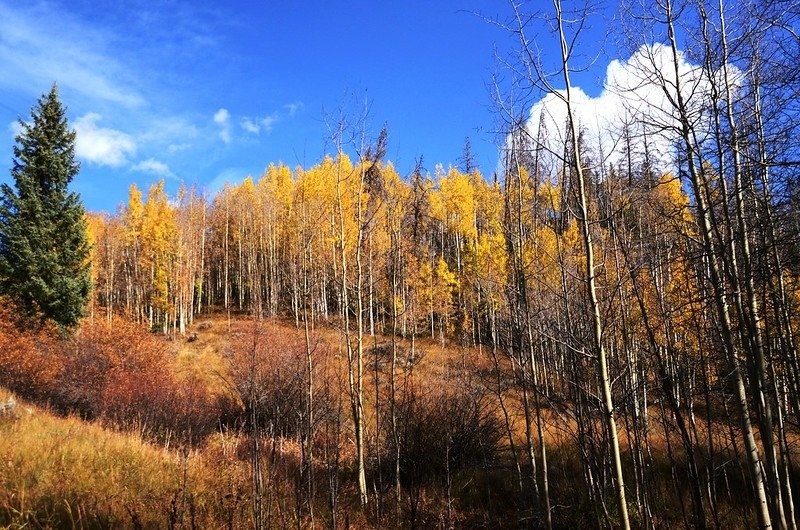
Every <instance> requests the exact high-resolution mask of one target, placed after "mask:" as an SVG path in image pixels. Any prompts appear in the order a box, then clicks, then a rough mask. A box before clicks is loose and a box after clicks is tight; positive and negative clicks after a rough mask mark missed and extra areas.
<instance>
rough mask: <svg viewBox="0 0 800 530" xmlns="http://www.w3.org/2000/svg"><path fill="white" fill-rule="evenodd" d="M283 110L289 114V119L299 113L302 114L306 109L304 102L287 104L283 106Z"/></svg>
mask: <svg viewBox="0 0 800 530" xmlns="http://www.w3.org/2000/svg"><path fill="white" fill-rule="evenodd" d="M283 108H285V109H286V111H287V112H288V113H289V117H292V116H294V115H295V114H297V113H298V112H302V110H303V109H304V108H305V105H304V104H303V102H302V101H295V102H294V103H287V104H286V105H284V106H283Z"/></svg>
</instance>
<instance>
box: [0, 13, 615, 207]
mask: <svg viewBox="0 0 800 530" xmlns="http://www.w3.org/2000/svg"><path fill="white" fill-rule="evenodd" d="M101 4H102V5H101ZM505 6H506V4H505V3H504V2H481V1H479V0H466V1H463V2H447V1H441V2H438V1H437V2H424V1H419V2H374V1H373V2H366V1H350V2H279V1H267V0H264V1H252V2H205V1H196V2H190V1H183V2H180V1H171V0H167V1H163V2H152V1H148V0H138V1H128V2H102V3H98V2H97V1H96V0H93V1H84V0H62V1H59V0H53V1H46V2H40V1H36V0H34V1H32V2H19V1H7V0H0V71H2V72H3V73H4V74H3V76H1V77H0V172H2V174H1V175H0V179H2V180H4V181H8V180H9V176H8V168H9V167H10V164H11V157H12V145H13V141H14V140H13V137H14V133H15V126H14V122H15V120H16V119H17V117H18V116H22V117H23V118H25V117H27V116H28V114H29V111H30V107H31V106H32V104H33V103H34V101H35V99H36V98H37V97H38V96H39V95H40V94H41V93H43V92H45V91H47V90H48V89H49V87H50V84H51V83H52V82H53V81H56V82H58V84H59V89H60V93H61V98H62V100H63V101H64V103H65V104H66V105H67V107H68V109H69V118H70V121H71V124H72V125H73V127H75V128H76V130H77V131H78V141H79V145H78V153H79V157H80V159H81V162H82V171H81V173H80V175H79V176H78V177H77V178H76V179H75V181H74V183H73V187H74V189H76V190H77V191H78V192H79V193H80V194H81V196H82V198H83V200H84V202H85V204H86V206H87V208H88V209H90V210H107V211H114V209H115V208H116V206H117V205H118V204H119V203H121V202H124V201H125V200H126V198H127V190H128V187H129V186H130V184H131V183H133V182H135V183H137V184H138V185H139V186H140V187H141V188H147V186H149V184H151V183H153V182H155V181H157V180H159V179H160V178H164V179H165V180H166V185H167V188H168V190H170V191H174V190H175V189H177V187H178V185H179V183H180V182H181V181H184V182H187V183H196V184H197V185H198V186H200V187H201V188H206V189H210V190H213V189H216V188H218V187H219V186H221V184H222V182H224V181H225V180H229V181H232V182H236V181H240V180H241V179H242V178H244V177H245V176H246V175H248V174H252V175H259V174H260V173H261V172H262V171H263V170H264V168H265V166H266V165H267V164H269V163H270V162H277V161H283V162H285V163H287V164H289V165H291V166H294V165H297V164H303V165H310V164H313V163H315V162H317V161H318V160H319V159H320V158H321V156H322V155H323V153H324V152H325V151H326V139H327V138H328V136H329V134H328V130H327V126H326V122H325V119H324V116H325V113H326V112H327V113H328V114H330V115H335V114H336V113H337V109H339V108H340V107H342V106H346V107H350V108H352V107H353V106H354V102H361V103H363V102H364V101H365V100H367V101H369V103H370V122H369V126H370V129H371V131H372V134H373V135H376V134H377V132H378V131H379V129H380V127H381V126H382V125H383V123H387V124H388V127H389V134H390V144H389V146H390V149H389V158H390V159H391V160H393V161H395V163H396V164H397V166H398V168H399V169H400V170H401V172H407V171H409V170H410V168H411V167H412V166H413V164H414V161H415V159H416V158H417V157H418V156H420V155H424V161H425V167H426V168H427V169H429V170H431V171H433V169H434V167H435V164H436V163H439V162H441V163H443V164H444V165H445V166H447V165H448V164H451V163H452V164H455V163H456V161H457V159H458V158H459V156H460V155H461V151H462V147H463V143H464V138H465V137H467V136H469V137H470V138H471V142H472V146H473V150H474V151H475V153H476V155H477V159H478V162H479V164H480V166H481V168H482V169H483V171H484V173H486V174H488V173H491V170H492V169H493V168H494V167H495V166H496V163H497V148H496V143H497V137H496V135H495V134H494V133H493V131H494V130H495V129H496V127H497V117H496V113H495V112H494V111H493V109H492V100H491V96H490V93H489V92H490V91H489V89H488V88H487V85H489V84H490V83H491V76H492V73H493V72H494V71H495V70H497V63H496V60H495V50H499V51H500V53H501V54H503V53H505V50H506V49H507V48H508V46H509V44H510V43H511V39H510V37H509V36H508V35H507V34H505V33H504V32H502V31H501V30H499V29H498V28H497V27H495V26H493V25H491V24H488V23H486V22H485V21H484V20H482V19H481V18H480V17H478V16H476V15H474V14H472V12H474V11H477V10H482V11H483V13H484V14H486V15H488V16H495V15H499V16H501V17H502V16H505V13H504V10H505V9H506V7H505ZM592 31H593V32H594V33H595V35H601V34H602V28H594V29H592ZM601 40H602V39H601V38H593V39H592V41H593V42H595V43H597V42H599V41H601ZM596 79H597V76H596V75H595V74H593V73H590V72H587V73H586V74H584V76H583V77H582V78H580V79H579V82H582V83H583V86H584V87H585V88H586V89H587V91H588V92H590V93H591V92H593V91H595V92H596V91H597V90H598V87H599V86H600V83H599V82H597V81H596Z"/></svg>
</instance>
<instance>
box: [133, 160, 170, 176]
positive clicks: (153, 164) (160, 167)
mask: <svg viewBox="0 0 800 530" xmlns="http://www.w3.org/2000/svg"><path fill="white" fill-rule="evenodd" d="M131 169H132V170H133V171H141V172H142V173H149V174H151V175H157V176H159V177H164V178H170V179H172V178H175V173H173V172H172V170H171V169H170V168H169V166H168V165H167V164H165V163H164V162H161V161H160V160H156V159H155V158H148V159H146V160H142V161H141V162H139V163H137V164H136V165H135V166H133V167H132V168H131Z"/></svg>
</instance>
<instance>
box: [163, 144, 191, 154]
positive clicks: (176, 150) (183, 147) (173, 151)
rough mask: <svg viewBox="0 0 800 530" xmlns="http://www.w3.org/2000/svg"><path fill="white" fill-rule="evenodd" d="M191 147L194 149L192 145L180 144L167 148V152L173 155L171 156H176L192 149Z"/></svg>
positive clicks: (170, 145)
mask: <svg viewBox="0 0 800 530" xmlns="http://www.w3.org/2000/svg"><path fill="white" fill-rule="evenodd" d="M191 147H192V144H190V143H187V142H183V143H179V144H169V145H168V146H167V152H168V153H169V154H171V155H174V154H176V153H180V152H182V151H186V150H187V149H190V148H191Z"/></svg>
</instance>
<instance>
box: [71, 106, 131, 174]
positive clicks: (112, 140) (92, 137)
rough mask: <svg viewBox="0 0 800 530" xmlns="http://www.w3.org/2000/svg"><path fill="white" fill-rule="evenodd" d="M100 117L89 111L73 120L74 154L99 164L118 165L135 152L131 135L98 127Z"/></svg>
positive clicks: (122, 163)
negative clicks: (74, 134)
mask: <svg viewBox="0 0 800 530" xmlns="http://www.w3.org/2000/svg"><path fill="white" fill-rule="evenodd" d="M101 119H102V116H100V115H99V114H97V113H94V112H90V113H89V114H86V115H84V116H81V117H80V118H78V119H77V120H75V124H74V126H75V132H76V137H75V154H76V155H77V156H78V158H80V159H82V160H85V161H87V162H90V163H93V164H98V165H101V166H111V167H120V166H122V165H124V164H126V163H127V162H128V157H130V156H133V155H135V154H136V142H135V141H134V139H133V137H132V136H130V135H129V134H126V133H124V132H122V131H118V130H116V129H109V128H104V127H99V126H98V125H97V122H98V121H100V120H101Z"/></svg>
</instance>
